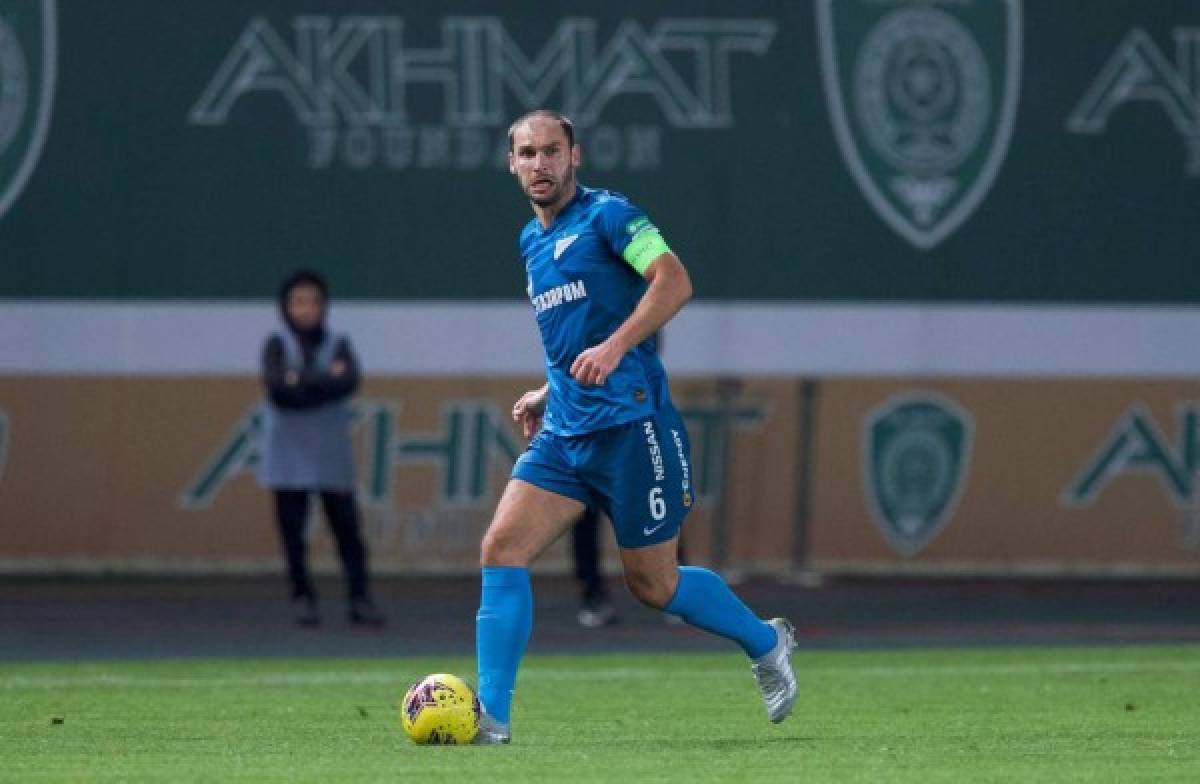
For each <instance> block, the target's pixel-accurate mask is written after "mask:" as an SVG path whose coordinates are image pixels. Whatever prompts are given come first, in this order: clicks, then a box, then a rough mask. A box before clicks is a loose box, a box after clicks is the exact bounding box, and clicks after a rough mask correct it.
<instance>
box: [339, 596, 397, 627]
mask: <svg viewBox="0 0 1200 784" xmlns="http://www.w3.org/2000/svg"><path fill="white" fill-rule="evenodd" d="M347 617H348V618H349V620H350V623H352V624H354V625H355V626H369V627H371V628H375V629H377V628H379V627H380V626H383V625H384V623H386V622H387V619H386V618H384V617H383V613H381V612H379V610H378V609H377V608H376V607H375V605H374V604H372V603H371V600H370V599H351V600H350V610H349V612H348V614H347Z"/></svg>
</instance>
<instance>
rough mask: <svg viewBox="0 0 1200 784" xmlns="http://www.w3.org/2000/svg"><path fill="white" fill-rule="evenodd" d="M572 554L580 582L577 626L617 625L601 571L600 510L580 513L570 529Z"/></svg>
mask: <svg viewBox="0 0 1200 784" xmlns="http://www.w3.org/2000/svg"><path fill="white" fill-rule="evenodd" d="M571 555H572V557H573V558H574V559H575V579H577V580H578V581H579V590H580V597H579V613H578V615H577V616H576V618H577V619H578V621H579V625H580V626H582V627H584V628H585V629H599V628H600V627H602V626H611V625H612V624H614V623H616V622H617V612H616V610H615V609H613V605H612V600H611V599H609V596H608V584H607V583H606V582H605V580H604V575H603V574H602V573H601V571H600V510H599V509H597V508H596V507H594V506H589V507H588V508H587V509H585V510H583V517H580V518H579V522H577V523H575V526H574V527H573V528H572V529H571Z"/></svg>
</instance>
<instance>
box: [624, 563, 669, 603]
mask: <svg viewBox="0 0 1200 784" xmlns="http://www.w3.org/2000/svg"><path fill="white" fill-rule="evenodd" d="M676 579H677V578H676V575H675V574H674V573H670V574H658V573H655V572H626V573H625V584H626V585H627V586H629V592H630V593H632V594H633V595H634V596H635V597H636V598H637V600H638V601H639V602H641V603H642V604H644V605H646V606H648V607H653V608H655V609H656V610H661V609H663V608H664V607H666V606H667V605H668V604H670V603H671V599H672V597H674V596H675V583H676Z"/></svg>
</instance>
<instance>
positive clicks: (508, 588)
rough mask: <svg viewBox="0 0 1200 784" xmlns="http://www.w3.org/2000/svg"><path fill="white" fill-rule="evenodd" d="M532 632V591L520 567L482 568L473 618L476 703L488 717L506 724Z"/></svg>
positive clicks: (527, 575) (525, 574)
mask: <svg viewBox="0 0 1200 784" xmlns="http://www.w3.org/2000/svg"><path fill="white" fill-rule="evenodd" d="M532 628H533V590H532V589H531V588H530V587H529V570H528V569H526V568H524V567H521V566H485V567H483V591H482V596H481V597H480V600H479V613H478V614H477V615H476V616H475V655H476V659H477V664H478V667H479V701H480V702H482V703H483V706H484V708H485V710H486V711H487V713H488V715H489V716H491V717H492V718H494V719H496V720H497V721H500V722H503V723H504V724H508V716H509V709H510V708H511V707H512V697H513V687H514V686H515V685H516V683H517V667H519V666H520V665H521V656H522V655H523V654H524V653H525V643H527V642H529V632H530V630H531V629H532Z"/></svg>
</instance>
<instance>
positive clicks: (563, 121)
mask: <svg viewBox="0 0 1200 784" xmlns="http://www.w3.org/2000/svg"><path fill="white" fill-rule="evenodd" d="M534 117H546V118H548V119H551V120H554V121H555V122H556V123H558V126H559V127H560V128H562V130H563V133H564V134H566V136H567V148H568V149H569V148H571V147H574V146H575V123H573V122H571V118H570V117H568V116H567V115H565V114H563V113H562V112H556V111H554V110H553V109H534V110H533V111H531V112H525V114H522V115H521V116H520V117H518V118H517V119H515V120H513V124H512V125H510V126H508V151H509V152H512V151H513V134H515V133H516V132H517V127H518V126H520V125H521V124H522V123H526V122H528V121H530V120H532V119H533V118H534Z"/></svg>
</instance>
